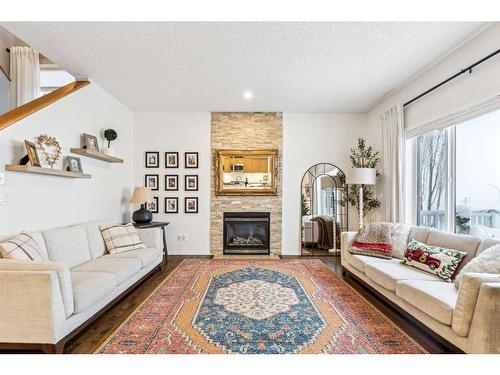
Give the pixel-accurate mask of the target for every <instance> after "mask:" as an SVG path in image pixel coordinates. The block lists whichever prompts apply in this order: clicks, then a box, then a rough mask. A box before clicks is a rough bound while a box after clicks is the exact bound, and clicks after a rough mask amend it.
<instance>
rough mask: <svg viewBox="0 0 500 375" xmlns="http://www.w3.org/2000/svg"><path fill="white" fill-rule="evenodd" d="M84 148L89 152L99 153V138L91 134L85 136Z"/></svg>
mask: <svg viewBox="0 0 500 375" xmlns="http://www.w3.org/2000/svg"><path fill="white" fill-rule="evenodd" d="M83 148H86V149H87V150H94V151H99V143H98V142H97V137H96V136H95V135H91V134H83Z"/></svg>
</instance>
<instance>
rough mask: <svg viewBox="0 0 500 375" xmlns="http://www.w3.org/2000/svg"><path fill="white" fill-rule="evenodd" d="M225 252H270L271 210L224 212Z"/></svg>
mask: <svg viewBox="0 0 500 375" xmlns="http://www.w3.org/2000/svg"><path fill="white" fill-rule="evenodd" d="M223 241H224V242H223V249H224V254H266V255H268V254H269V251H270V214H269V212H224V229H223Z"/></svg>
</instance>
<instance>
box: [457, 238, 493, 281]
mask: <svg viewBox="0 0 500 375" xmlns="http://www.w3.org/2000/svg"><path fill="white" fill-rule="evenodd" d="M467 272H477V273H493V274H500V245H495V246H492V247H490V248H489V249H487V250H485V251H483V252H482V253H481V254H480V255H478V256H476V257H475V258H474V259H472V260H471V261H470V262H469V263H467V264H466V265H465V267H464V268H462V270H461V271H460V273H459V274H458V275H457V277H456V279H455V286H456V287H457V288H458V287H459V284H460V280H461V278H462V277H463V275H464V274H465V273H467Z"/></svg>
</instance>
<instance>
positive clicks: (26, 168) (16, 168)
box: [5, 164, 92, 178]
mask: <svg viewBox="0 0 500 375" xmlns="http://www.w3.org/2000/svg"><path fill="white" fill-rule="evenodd" d="M5 170H6V171H9V172H21V173H33V174H43V175H47V176H58V177H68V178H91V177H92V175H90V174H85V173H77V172H69V171H62V170H59V169H52V168H40V167H32V166H31V165H13V164H8V165H6V166H5Z"/></svg>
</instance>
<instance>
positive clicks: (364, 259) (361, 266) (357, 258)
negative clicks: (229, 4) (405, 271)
mask: <svg viewBox="0 0 500 375" xmlns="http://www.w3.org/2000/svg"><path fill="white" fill-rule="evenodd" d="M392 261H395V262H399V260H398V259H394V260H392ZM376 262H391V260H388V259H382V258H375V257H370V256H367V255H357V254H351V256H350V257H349V264H350V265H351V266H353V267H354V268H356V269H357V270H358V271H361V272H363V273H364V272H365V265H366V264H371V263H376Z"/></svg>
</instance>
